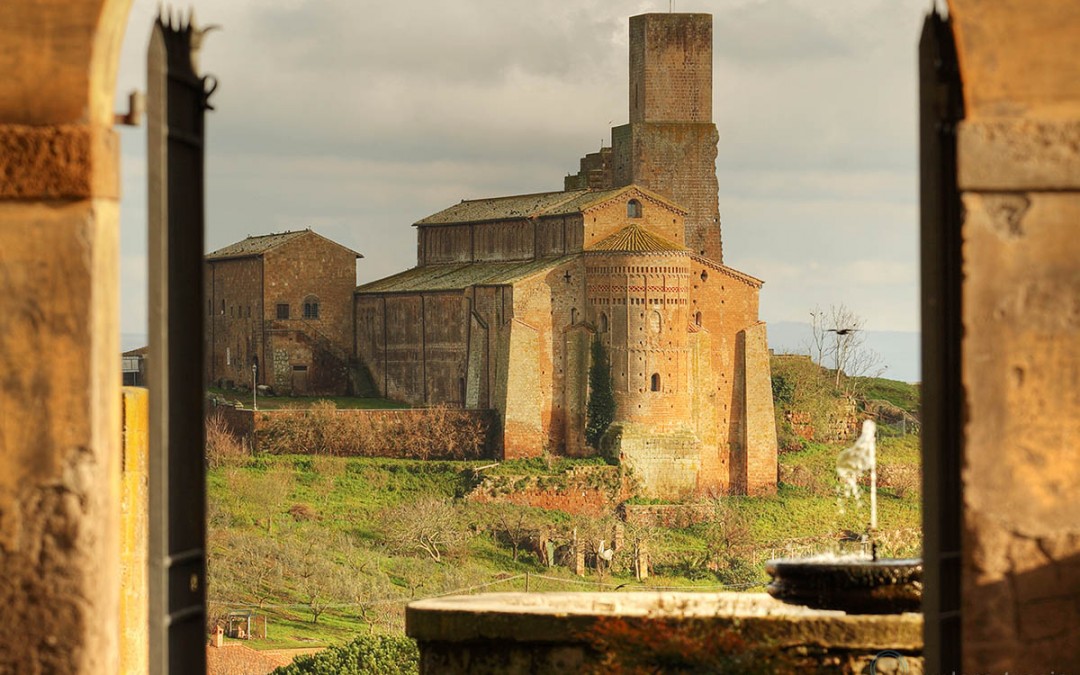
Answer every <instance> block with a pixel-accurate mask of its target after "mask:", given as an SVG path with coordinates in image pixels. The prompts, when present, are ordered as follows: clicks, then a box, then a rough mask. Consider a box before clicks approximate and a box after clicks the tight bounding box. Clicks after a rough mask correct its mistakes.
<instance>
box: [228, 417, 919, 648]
mask: <svg viewBox="0 0 1080 675" xmlns="http://www.w3.org/2000/svg"><path fill="white" fill-rule="evenodd" d="M840 449H841V448H839V447H833V446H827V445H823V444H811V445H810V446H809V447H808V448H807V449H806V450H803V451H801V452H791V453H786V454H784V455H782V456H781V458H780V461H781V463H782V464H783V465H784V466H785V467H787V468H788V469H792V468H795V467H801V468H800V469H799V470H800V471H802V472H804V475H811V476H817V477H819V479H815V481H812V483H813V485H812V486H811V487H807V486H800V485H793V484H783V485H781V486H780V489H779V491H778V494H777V495H775V496H771V497H753V498H751V497H723V498H721V499H720V500H719V507H718V508H721V509H727V510H728V512H730V513H733V514H735V516H736V517H737V518H738V519H739V520H740V521H741V522H743V523H745V532H744V533H743V534H742V535H741V536H742V539H740V541H739V542H738V549H737V550H727V551H723V550H721V551H717V550H715V543H713V544H710V542H711V541H713V540H711V539H710V525H709V524H708V523H706V524H701V525H697V526H694V527H689V528H684V529H659V530H657V531H655V532H654V533H653V542H652V543H651V544H650V552H651V553H652V554H653V555H654V558H653V559H654V562H655V563H656V564H657V568H658V570H659V571H660V574H654V576H652V577H650V578H649V579H648V580H646V582H644V583H641V582H637V581H636V580H635V579H633V577H632V576H631V575H630V572H629V570H627V569H626V568H622V571H620V572H619V573H618V574H609V575H607V576H606V577H605V578H604V582H605V583H607V584H615V585H618V584H626V586H625V589H626V590H632V589H634V588H641V587H645V588H656V587H675V588H688V589H690V588H707V589H715V588H717V587H719V585H720V584H721V583H738V584H742V585H745V583H746V582H747V580H749V581H750V582H756V583H760V582H761V581H762V580H763V579H764V572H763V568H762V566H761V564H760V561H759V560H758V559H757V558H756V557H755V558H752V559H751V558H742V557H740V556H743V555H744V553H745V552H746V551H751V552H752V551H760V550H763V549H769V550H772V549H775V548H778V547H781V546H783V545H784V544H785V542H792V541H796V542H799V541H807V540H812V541H822V542H825V543H827V542H828V540H829V538H830V537H834V536H835V535H837V534H838V533H840V532H842V531H844V530H853V531H862V530H863V529H865V525H864V523H865V520H866V513H865V511H866V510H867V503H868V500H867V499H863V500H862V501H861V502H860V503H859V504H850V505H848V507H847V508H846V509H845V510H844V511H843V512H839V511H838V510H837V500H836V495H835V490H834V488H835V478H834V477H833V476H834V467H835V461H836V454H837V453H838V452H839V450H840ZM879 459H880V461H881V462H882V464H883V465H889V464H917V463H918V461H919V447H918V439H917V438H916V437H914V436H909V437H900V438H886V439H883V440H882V441H881V442H880V444H879ZM489 464H491V462H484V461H474V462H450V461H432V462H423V461H410V460H392V459H380V458H342V457H326V456H310V455H282V456H268V455H260V456H257V457H255V458H252V459H250V460H248V461H246V462H245V463H243V464H242V465H234V466H226V467H222V468H216V469H213V470H211V471H210V472H209V474H208V478H207V485H208V491H209V502H210V529H211V533H210V541H209V549H210V556H211V577H210V588H209V595H210V600H211V603H212V607H218V608H233V609H237V608H241V607H246V606H250V605H256V604H258V603H259V602H260V601H262V602H263V604H264V609H263V610H261V612H262V613H265V614H266V615H267V616H269V619H270V623H269V637H268V639H266V640H261V639H260V640H253V641H249V642H248V644H249V645H250V646H252V647H254V648H257V649H283V648H296V647H312V646H322V645H332V644H343V643H345V642H347V641H349V640H350V639H352V638H353V637H354V636H356V635H357V634H361V633H387V632H389V633H400V632H401V630H402V629H403V616H404V614H403V613H404V606H405V604H407V603H408V602H409V601H410V600H411V599H417V598H422V597H429V596H432V595H438V594H443V593H448V592H461V591H463V590H464V591H465V592H469V591H470V590H475V591H509V590H519V591H520V590H524V588H525V579H524V575H525V574H526V573H527V574H529V577H530V578H529V588H530V590H531V591H588V590H598V589H601V587H599V586H597V585H595V582H597V581H599V579H598V577H597V575H596V574H595V573H594V572H591V573H590V574H589V575H588V576H587V577H586V579H584V580H583V579H581V578H578V577H575V576H573V575H572V574H570V572H569V570H568V569H566V568H565V567H554V568H547V567H544V566H542V565H541V564H540V563H539V561H538V560H537V559H536V557H535V556H534V555H532V554H531V553H528V552H522V553H521V554H520V555H519V557H518V559H517V560H514V559H513V557H512V555H511V549H510V547H509V546H508V545H507V544H506V543H505V542H502V541H497V540H496V539H495V537H494V536H493V535H492V534H491V533H490V531H489V529H488V528H487V527H486V526H485V523H486V522H490V519H489V516H488V515H486V514H487V511H485V509H486V508H487V507H485V506H484V505H480V504H475V503H472V502H463V501H462V500H461V499H460V497H461V496H463V495H464V494H465V492H466V491H467V490H468V489H469V488H470V487H471V486H472V485H475V482H476V478H475V475H474V474H475V469H476V468H477V467H480V466H485V465H489ZM594 464H602V462H600V461H598V460H567V459H554V460H551V461H545V460H521V461H514V462H504V463H501V464H500V465H499V466H498V467H489V468H487V469H485V470H484V471H483V472H482V473H484V474H488V473H493V474H494V475H505V476H531V477H543V476H557V475H558V474H559V472H561V471H567V470H570V469H572V468H573V467H577V466H587V465H594ZM274 484H281V485H283V486H284V488H282V490H283V494H284V496H283V497H282V498H281V499H280V500H279V501H278V502H277V503H275V504H274V505H273V506H266V507H264V506H260V498H261V496H262V495H263V493H266V492H268V491H270V488H271V487H273V485H274ZM431 497H434V498H438V499H440V500H443V501H445V502H448V503H452V504H456V505H457V506H456V509H457V510H456V511H455V513H456V514H457V515H456V516H455V517H456V518H457V519H458V521H457V522H458V524H459V526H460V528H461V529H462V531H463V532H464V533H465V538H466V543H465V544H464V547H463V548H462V549H461V550H460V552H459V553H458V554H456V555H452V556H451V557H449V558H448V559H447V560H446V561H445V562H443V563H441V564H440V563H437V562H435V561H434V560H431V559H430V558H427V557H426V556H424V555H423V554H422V553H416V552H411V553H410V552H408V551H401V550H395V549H392V548H391V547H390V546H389V545H388V542H387V540H386V539H385V538H384V537H385V532H384V527H383V522H384V521H383V520H382V518H383V514H384V512H385V511H386V510H387V509H394V508H395V507H399V506H401V505H403V504H407V503H411V502H415V501H417V500H419V499H423V498H431ZM639 501H641V502H643V503H644V502H648V501H649V500H639ZM507 508H509V509H510V510H511V511H512V512H514V509H517V508H523V507H512V506H510V507H507ZM298 509H299V512H301V513H302V514H303V515H302V517H297V516H294V515H293V514H291V513H290V510H292V511H294V512H296V511H297V510H298ZM879 510H880V521H881V527H882V529H887V530H897V529H904V528H917V527H918V526H919V524H920V515H919V514H920V502H919V497H918V495H917V494H906V495H905V496H904V497H903V498H900V497H898V496H896V495H894V494H891V493H890V492H889V491H884V492H883V493H882V494H881V495H880V497H879ZM268 513H269V514H271V515H272V516H273V518H272V527H273V530H272V532H270V533H268V532H267V529H266V520H267V519H266V516H267V514H268ZM544 513H545V512H541V516H540V517H541V518H543V519H544V521H545V522H546V523H547V526H548V527H551V528H555V529H556V530H558V531H566V530H568V529H569V528H574V527H578V528H582V529H581V532H582V533H583V536H585V535H584V533H585V532H587V531H588V528H589V527H590V526H593V525H595V522H594V521H595V520H596V519H589V518H573V517H571V516H568V515H566V514H562V513H559V512H546V515H544ZM486 519H487V520H486ZM628 531H629V529H628ZM713 531H715V529H714V530H713ZM909 543H910V542H909ZM914 545H916V546H917V542H915V543H914ZM710 546H713V547H714V548H713V549H712V550H710ZM312 547H315V550H316V552H317V557H318V558H319V559H320V560H321V561H323V562H324V563H325V565H326V566H324V567H320V568H319V571H318V572H317V574H318V575H322V576H325V577H326V578H327V579H328V580H329V579H330V578H331V577H334V576H335V575H337V576H340V577H341V578H343V579H344V588H346V589H347V590H346V591H343V592H344V593H345V594H346V595H348V597H344V598H342V599H340V602H339V606H336V607H332V608H330V609H328V610H326V612H325V613H323V614H322V615H321V616H320V617H319V620H318V623H312V620H311V619H312V614H311V612H310V610H309V608H308V607H306V606H305V604H304V602H305V598H304V596H303V593H302V592H301V591H302V580H303V577H304V568H303V564H301V563H298V562H296V561H297V560H300V558H297V557H296V556H297V554H296V551H301V553H302V552H303V551H304V550H305V548H308V549H310V548H312ZM909 548H910V546H909ZM289 551H292V552H293V553H288V552H289ZM901 552H902V553H906V554H910V553H911V551H908V550H904V551H901ZM290 555H291V556H292V557H291V558H290ZM709 556H711V557H709ZM759 557H760V556H759ZM701 560H711V561H713V562H712V563H710V564H713V565H715V564H719V565H720V568H719V569H714V570H710V569H707V568H706V567H704V566H702V565H701V564H699V562H700V561H701ZM290 561H291V562H290ZM717 561H719V562H717ZM275 566H278V567H281V568H285V567H289V568H290V569H288V570H287V571H285V573H282V574H279V575H277V576H274V575H268V579H269V581H265V582H262V586H259V583H260V582H258V581H257V580H256V576H257V572H258V571H259V570H262V569H264V568H267V569H277V567H275ZM725 566H728V567H726V568H725ZM543 577H550V578H543ZM582 581H586V582H593V583H592V585H590V584H589V583H585V584H583V583H581V582H582ZM327 583H328V584H329V583H330V582H329V581H328V582H327ZM489 584H491V585H489ZM742 585H740V586H739V587H743V586H742ZM608 588H609V589H610V587H608ZM357 603H362V604H363V605H364V607H360V606H359V605H358V604H357ZM362 609H363V610H364V611H362ZM257 611H260V610H257Z"/></svg>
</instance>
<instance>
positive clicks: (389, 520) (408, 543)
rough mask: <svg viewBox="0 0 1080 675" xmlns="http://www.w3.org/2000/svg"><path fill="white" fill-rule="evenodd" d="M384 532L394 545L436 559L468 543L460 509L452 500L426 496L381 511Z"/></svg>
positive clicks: (400, 549) (387, 539) (438, 559)
mask: <svg viewBox="0 0 1080 675" xmlns="http://www.w3.org/2000/svg"><path fill="white" fill-rule="evenodd" d="M380 520H381V521H382V525H383V527H382V530H383V536H384V537H385V538H386V541H387V543H388V544H389V545H390V547H391V548H394V549H397V550H399V551H418V552H422V553H425V554H426V555H428V556H429V557H430V558H431V559H432V560H434V561H435V562H442V560H443V556H444V555H446V554H447V553H453V552H454V551H456V550H457V549H458V548H460V547H461V546H462V545H463V544H464V543H465V528H464V527H463V526H462V523H461V518H460V517H459V513H458V509H457V508H455V507H454V505H453V504H452V503H450V502H449V501H445V500H441V499H436V498H432V497H429V498H425V499H420V500H418V501H415V502H410V503H406V504H400V505H398V506H395V507H393V508H389V509H386V510H384V511H383V512H382V515H381V518H380Z"/></svg>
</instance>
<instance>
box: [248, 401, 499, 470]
mask: <svg viewBox="0 0 1080 675" xmlns="http://www.w3.org/2000/svg"><path fill="white" fill-rule="evenodd" d="M258 434H259V448H260V450H262V451H264V452H269V453H273V454H304V453H311V454H323V455H335V456H341V457H397V458H401V459H454V460H462V459H478V458H482V457H484V456H485V454H486V445H487V436H488V429H487V424H486V423H484V422H483V421H481V420H480V419H479V418H477V417H476V416H475V415H473V414H470V413H465V412H462V411H460V410H456V409H453V408H448V407H445V406H435V407H432V408H424V409H413V410H407V411H401V412H386V411H379V412H378V413H372V414H364V413H354V412H351V411H349V412H345V411H338V410H337V408H336V406H335V405H334V403H333V402H332V401H319V402H317V403H315V404H314V405H313V406H312V407H311V408H309V409H306V410H282V411H278V412H275V413H274V414H272V415H267V418H266V420H265V422H264V423H263V424H262V427H261V428H260V429H259V431H258Z"/></svg>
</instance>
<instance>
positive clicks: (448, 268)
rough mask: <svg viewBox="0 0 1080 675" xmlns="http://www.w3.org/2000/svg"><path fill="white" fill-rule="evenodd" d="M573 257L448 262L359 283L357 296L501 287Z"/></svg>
mask: <svg viewBox="0 0 1080 675" xmlns="http://www.w3.org/2000/svg"><path fill="white" fill-rule="evenodd" d="M572 258H574V256H563V257H561V258H544V259H540V260H529V261H525V262H480V263H450V264H441V265H426V266H424V267H414V268H412V269H411V270H405V271H404V272H400V273H398V274H395V275H393V276H389V277H385V278H383V279H379V280H377V281H371V282H368V283H366V284H361V285H360V286H358V287H357V288H356V292H357V293H415V292H421V291H458V290H462V289H465V288H468V287H470V286H502V285H506V284H512V283H514V282H515V281H520V280H521V279H524V278H526V277H530V276H532V275H534V274H538V273H541V272H544V271H546V270H549V269H552V268H555V267H558V266H559V265H561V264H563V263H564V262H566V261H568V260H571V259H572Z"/></svg>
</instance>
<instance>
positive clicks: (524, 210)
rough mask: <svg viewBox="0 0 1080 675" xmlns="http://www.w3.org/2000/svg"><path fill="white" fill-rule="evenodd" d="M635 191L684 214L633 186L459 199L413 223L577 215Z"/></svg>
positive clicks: (678, 208)
mask: <svg viewBox="0 0 1080 675" xmlns="http://www.w3.org/2000/svg"><path fill="white" fill-rule="evenodd" d="M631 190H636V191H638V192H640V193H641V194H642V195H644V196H646V197H648V198H649V199H651V200H653V201H655V202H657V203H659V204H663V205H665V206H667V207H668V208H671V209H672V210H674V211H678V212H679V213H683V214H685V213H686V211H685V209H683V208H681V207H679V206H677V205H675V204H674V203H672V202H671V201H669V200H667V199H665V198H664V197H661V196H660V195H658V194H656V193H654V192H652V191H650V190H646V189H644V188H642V187H639V186H637V185H627V186H625V187H619V188H613V189H610V190H570V191H567V192H539V193H536V194H530V195H514V196H511V197H492V198H489V199H463V200H461V203H459V204H454V205H453V206H451V207H450V208H447V209H443V210H442V211H439V212H438V213H434V214H432V215H430V216H428V217H427V218H424V219H422V220H419V221H417V222H416V224H417V225H452V224H455V223H476V222H483V221H491V220H514V219H516V218H539V217H541V216H561V215H568V214H571V213H581V212H582V211H584V210H585V209H588V208H589V207H591V206H595V205H596V204H600V203H602V202H605V201H607V200H608V199H611V198H612V197H616V196H618V195H620V194H622V193H624V192H628V191H631Z"/></svg>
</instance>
